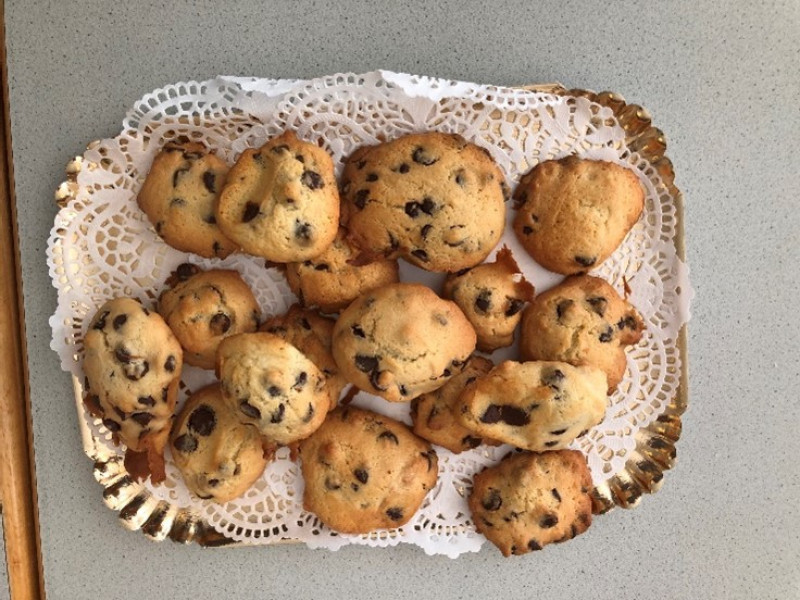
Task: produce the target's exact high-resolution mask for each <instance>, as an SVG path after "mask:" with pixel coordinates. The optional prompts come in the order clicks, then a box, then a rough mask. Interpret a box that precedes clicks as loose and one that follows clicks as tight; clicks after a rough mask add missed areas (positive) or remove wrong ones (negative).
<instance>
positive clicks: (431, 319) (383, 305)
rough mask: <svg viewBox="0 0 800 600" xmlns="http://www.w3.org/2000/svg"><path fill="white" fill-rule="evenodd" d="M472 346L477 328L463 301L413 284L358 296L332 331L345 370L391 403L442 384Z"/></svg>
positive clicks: (458, 368)
mask: <svg viewBox="0 0 800 600" xmlns="http://www.w3.org/2000/svg"><path fill="white" fill-rule="evenodd" d="M473 350H475V331H474V330H473V329H472V325H470V324H469V321H467V318H466V317H465V316H464V313H462V312H461V310H460V309H459V308H458V306H456V305H455V303H453V302H449V301H447V300H442V299H441V298H439V296H437V295H436V294H435V293H434V292H433V291H432V290H431V289H430V288H427V287H425V286H424V285H419V284H414V283H395V284H392V285H388V286H386V287H383V288H380V289H378V290H374V291H372V292H370V293H368V294H365V295H363V296H361V297H360V298H358V299H357V300H354V301H353V303H352V304H351V305H350V306H348V307H347V309H346V310H345V311H344V312H342V314H341V315H340V316H339V319H338V321H336V326H335V327H334V330H333V358H334V359H335V360H336V364H338V365H339V368H340V369H341V372H342V374H343V375H344V376H345V377H346V378H347V380H348V381H350V382H351V383H353V384H354V385H356V386H357V387H358V388H360V389H362V390H365V391H367V392H370V393H372V394H376V395H378V396H381V397H383V398H385V399H386V400H389V401H390V402H407V401H409V400H411V399H412V398H416V397H417V396H419V395H420V394H424V393H425V392H430V391H432V390H435V389H436V388H438V387H441V386H442V385H444V383H445V382H446V381H447V380H448V379H450V377H452V376H453V375H455V374H456V373H458V372H460V371H461V369H463V368H464V363H465V361H466V360H467V358H468V357H469V355H470V354H472V351H473Z"/></svg>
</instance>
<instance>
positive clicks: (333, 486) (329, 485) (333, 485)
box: [325, 477, 342, 491]
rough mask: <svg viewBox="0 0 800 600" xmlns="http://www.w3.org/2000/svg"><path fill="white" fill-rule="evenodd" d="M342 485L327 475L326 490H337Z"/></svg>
mask: <svg viewBox="0 0 800 600" xmlns="http://www.w3.org/2000/svg"><path fill="white" fill-rule="evenodd" d="M341 487H342V486H340V485H339V484H338V483H335V482H333V481H331V478H330V477H326V478H325V489H326V490H331V491H336V490H338V489H339V488H341Z"/></svg>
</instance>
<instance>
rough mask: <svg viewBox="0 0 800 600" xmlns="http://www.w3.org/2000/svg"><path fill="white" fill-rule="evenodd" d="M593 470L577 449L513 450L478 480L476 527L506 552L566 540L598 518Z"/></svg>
mask: <svg viewBox="0 0 800 600" xmlns="http://www.w3.org/2000/svg"><path fill="white" fill-rule="evenodd" d="M591 489H592V476H591V474H590V472H589V467H588V466H587V465H586V459H585V458H584V457H583V454H581V453H580V452H578V451H576V450H559V451H558V452H543V453H541V454H538V453H533V452H523V453H511V454H509V455H508V456H506V457H505V458H504V459H503V460H502V461H500V463H499V464H497V465H495V466H493V467H487V468H485V469H484V470H483V471H481V472H480V473H478V474H477V475H475V478H474V480H473V483H472V493H471V494H470V496H469V499H468V501H467V502H468V504H469V509H470V512H471V513H472V522H473V523H474V524H475V528H476V529H477V530H478V531H479V532H480V533H482V534H483V535H485V536H486V538H487V539H488V540H489V541H490V542H492V543H493V544H494V545H495V546H497V547H498V548H499V549H500V552H502V553H503V556H510V555H512V554H527V553H528V552H530V551H532V550H541V549H542V548H544V547H545V546H546V545H547V544H552V543H560V542H566V541H567V540H571V539H572V538H574V537H575V536H576V535H580V534H581V533H583V532H584V531H586V530H587V529H588V528H589V526H590V525H591V524H592V498H591V495H590V490H591Z"/></svg>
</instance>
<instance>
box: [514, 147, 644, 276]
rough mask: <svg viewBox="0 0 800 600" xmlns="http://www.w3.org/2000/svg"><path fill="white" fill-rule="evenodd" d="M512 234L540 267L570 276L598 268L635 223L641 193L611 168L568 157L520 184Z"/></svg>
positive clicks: (625, 173)
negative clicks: (513, 233) (514, 234)
mask: <svg viewBox="0 0 800 600" xmlns="http://www.w3.org/2000/svg"><path fill="white" fill-rule="evenodd" d="M514 199H515V201H516V203H517V205H518V209H517V215H516V217H515V219H514V232H515V233H516V234H517V237H518V238H519V241H520V242H521V243H522V245H523V246H524V247H525V249H526V250H527V251H528V252H529V253H530V255H531V256H532V257H533V259H534V260H535V261H536V262H538V263H539V264H540V265H542V266H543V267H545V268H546V269H550V270H551V271H555V272H556V273H562V274H564V275H572V274H576V273H582V272H585V271H588V270H589V269H593V268H595V267H598V266H600V264H601V263H602V262H603V261H604V260H606V259H607V258H608V257H609V256H611V254H612V253H613V252H614V250H616V249H617V247H618V246H619V245H620V244H621V243H622V240H623V239H624V238H625V236H626V235H627V233H628V231H630V229H631V227H633V225H634V224H635V223H636V221H637V220H638V219H639V215H640V214H641V213H642V208H643V207H644V190H643V189H642V186H641V184H640V183H639V179H638V177H637V176H636V174H635V173H634V172H633V171H631V170H630V169H626V168H624V167H621V166H619V165H617V164H615V163H610V162H604V161H595V160H585V159H580V158H577V157H575V156H569V157H567V158H563V159H561V160H550V161H546V162H543V163H539V164H538V165H536V166H535V167H534V168H533V169H532V170H531V171H530V172H528V173H527V174H526V175H525V176H523V177H522V179H521V180H520V183H519V185H518V186H517V189H516V191H515V192H514Z"/></svg>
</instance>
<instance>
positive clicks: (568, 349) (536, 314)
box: [520, 275, 644, 394]
mask: <svg viewBox="0 0 800 600" xmlns="http://www.w3.org/2000/svg"><path fill="white" fill-rule="evenodd" d="M643 330H644V321H643V320H642V317H641V316H640V315H639V313H638V312H637V311H636V309H635V308H634V307H633V306H631V305H630V304H629V303H628V302H627V301H626V300H623V299H622V298H620V296H619V294H617V292H616V290H614V288H613V287H611V286H610V285H609V284H608V283H606V281H605V280H603V279H600V278H598V277H592V276H590V275H577V276H573V277H568V278H567V279H565V280H564V281H563V282H562V283H560V284H559V285H557V286H555V287H554V288H551V289H549V290H547V291H546V292H544V293H543V294H540V295H539V296H538V297H537V298H536V299H535V300H534V301H533V302H532V303H531V305H530V306H529V307H528V308H527V309H526V310H525V312H524V314H523V317H522V331H521V333H520V352H521V355H522V360H558V361H563V362H567V363H569V364H571V365H575V366H581V365H586V366H590V367H595V368H597V369H601V370H602V371H604V372H605V374H606V378H607V379H608V393H609V394H611V393H612V392H613V391H614V390H615V389H616V388H617V385H619V382H620V381H622V378H623V376H624V375H625V367H626V366H627V362H626V358H625V346H628V345H631V344H635V343H637V342H638V341H639V340H640V339H641V337H642V331H643Z"/></svg>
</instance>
